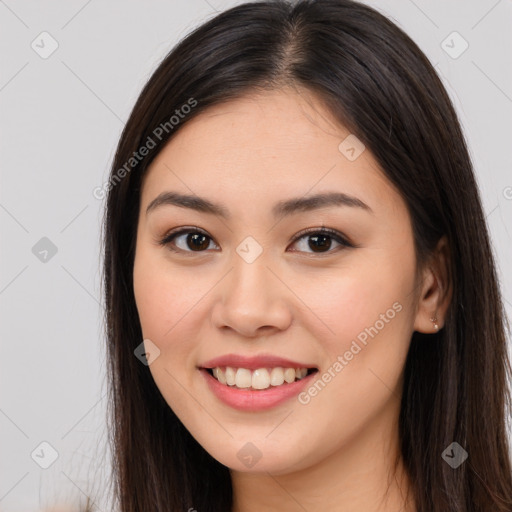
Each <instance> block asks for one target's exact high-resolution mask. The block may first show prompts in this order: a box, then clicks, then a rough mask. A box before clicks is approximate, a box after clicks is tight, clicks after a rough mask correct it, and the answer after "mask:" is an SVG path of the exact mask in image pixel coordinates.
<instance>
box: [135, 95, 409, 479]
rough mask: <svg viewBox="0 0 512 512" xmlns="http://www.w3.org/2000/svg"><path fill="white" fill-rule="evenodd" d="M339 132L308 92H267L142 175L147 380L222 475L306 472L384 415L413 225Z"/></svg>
mask: <svg viewBox="0 0 512 512" xmlns="http://www.w3.org/2000/svg"><path fill="white" fill-rule="evenodd" d="M349 135H350V132H349V131H347V130H346V129H345V128H343V127H342V126H340V125H339V124H337V123H336V122H335V120H334V119H333V118H332V117H331V115H330V114H329V112H328V111H327V110H326V109H325V108H324V107H323V106H322V104H321V103H320V102H319V101H318V99H316V98H315V97H314V96H313V95H312V94H310V93H307V92H306V91H300V92H299V91H293V90H286V91H285V90H281V91H273V92H265V93H261V94H259V95H253V96H250V97H249V96H247V97H244V98H242V99H237V100H233V101H230V102H228V103H225V104H223V105H221V106H215V107H211V108H210V109H209V110H207V111H206V112H204V113H202V114H200V115H199V116H197V117H196V118H194V119H192V120H191V121H190V122H188V123H187V124H185V125H184V126H183V128H182V129H181V130H180V131H179V132H178V133H177V134H176V135H175V136H174V138H173V139H171V141H170V142H169V143H168V144H167V146H166V147H165V148H164V149H163V150H162V151H161V152H160V153H159V155H158V156H157V157H156V158H155V160H154V161H153V162H152V164H151V166H150V168H149V169H148V172H147V174H146V176H145V178H144V182H143V187H142V191H141V207H140V212H139V222H138V227H137V244H136V255H135V265H134V272H133V281H134V290H135V299H136V304H137V309H138V313H139V318H140V322H141V326H142V331H143V336H144V339H145V342H144V343H145V346H146V348H147V350H148V352H150V353H153V356H154V355H155V354H157V355H156V357H154V359H153V360H152V361H151V357H150V365H149V370H150V372H151V375H152V377H153V378H154V380H155V382H156V385H157V386H158V388H159V390H160V392H161V393H162V395H163V397H164V399H165V400H166V402H167V403H168V404H169V407H171V408H172V409H173V411H174V412H175V414H176V415H177V416H178V417H179V418H180V420H181V421H182V423H183V424H184V425H185V427H186V428H187V429H188V430H189V432H190V433H191V434H192V435H193V436H194V437H195V438H196V439H197V441H198V442H199V443H200V444H201V445H202V446H203V447H204V448H205V449H206V450H207V451H208V452H209V453H210V454H211V455H212V456H213V457H214V458H216V459H217V460H218V461H220V462H221V463H222V464H224V465H226V466H228V467H230V468H232V469H233V470H236V471H244V472H250V471H270V472H272V473H273V474H282V473H286V472H290V471H294V470H300V469H304V468H307V467H308V466H312V465H314V464H316V463H318V462H320V461H321V460H323V459H326V458H327V457H330V456H331V455H334V454H335V453H339V452H340V451H341V450H344V449H345V448H347V447H348V446H349V445H350V444H351V443H353V441H354V440H355V439H357V437H358V436H360V435H362V434H361V433H362V432H368V431H371V430H372V429H373V430H375V428H376V427H377V426H378V425H379V424H382V422H384V421H385V419H386V418H391V417H396V415H397V414H398V411H399V395H400V393H401V376H402V370H403V366H404V361H405V357H406V354H407V350H408V347H409V343H410V339H411V335H412V332H413V326H414V321H415V316H416V313H417V298H416V294H415V292H414V290H415V289H416V288H417V282H416V277H415V276H416V259H415V251H414V245H413V234H412V227H411V220H410V217H409V214H408V211H407V208H406V205H405V203H404V201H403V200H402V198H401V196H400V195H399V193H398V192H397V190H396V189H395V188H393V186H392V185H391V183H390V182H389V180H388V179H387V178H386V177H385V176H384V174H383V172H382V171H381V170H380V168H379V166H378V164H377V163H376V161H375V160H374V158H373V157H372V154H371V153H370V151H369V150H368V149H363V148H362V147H361V146H359V145H358V141H357V140H354V139H353V138H352V137H353V136H352V137H351V138H349V139H347V137H348V136H349ZM361 150H362V151H361ZM166 193H173V194H175V195H174V196H173V197H171V196H170V195H168V196H167V199H166V198H165V196H164V195H163V194H166ZM322 194H337V196H332V197H334V199H332V198H331V200H330V201H327V200H325V198H324V201H322V200H321V199H318V200H316V201H315V200H311V198H313V196H317V195H322ZM178 195H190V196H192V198H193V199H196V200H197V199H198V198H201V199H203V200H205V201H208V203H211V204H212V205H216V206H218V207H219V209H218V210H215V211H213V212H211V211H207V210H208V208H206V207H201V208H199V209H196V208H194V206H195V205H196V206H197V204H199V205H200V206H201V204H203V206H204V203H201V204H200V203H194V202H193V201H185V202H183V201H181V202H180V201H178V200H177V198H178ZM158 197H160V200H159V201H157V202H155V199H156V198H158ZM292 199H296V200H297V201H295V202H293V201H292V202H290V201H291V200H292ZM148 207H149V211H147V210H148ZM322 229H326V230H329V231H328V232H326V233H325V232H324V233H322V232H321V230H322ZM304 231H306V232H304ZM162 241H163V242H164V243H162ZM148 340H150V341H148ZM155 347H156V348H157V349H158V350H156V349H155ZM222 356H227V357H228V358H227V359H226V360H223V361H218V362H215V361H213V364H212V363H210V361H212V360H213V359H216V358H219V357H222ZM264 356H270V358H267V359H265V358H264ZM236 357H239V358H238V359H237V358H236ZM244 357H245V358H252V359H250V360H249V359H243V358H244ZM278 358H282V359H286V361H281V360H279V359H278ZM212 366H214V367H217V366H219V367H221V371H220V372H219V373H217V376H218V379H217V378H215V377H214V376H212V375H210V373H209V372H208V371H207V370H205V369H204V368H205V367H212ZM228 366H229V367H230V368H233V371H231V369H230V368H228V369H226V367H228ZM280 367H281V368H283V371H280V370H279V369H274V368H280ZM296 367H299V368H305V369H308V374H307V375H306V376H303V374H304V373H306V370H299V371H296V372H292V371H291V370H289V369H288V370H287V368H296ZM264 368H266V369H267V372H265V371H264V370H263V369H264ZM239 369H240V370H239ZM256 369H259V370H258V371H255V370H256ZM215 372H217V370H215ZM231 378H234V379H235V384H234V385H232V384H231V385H229V382H232V381H231ZM270 378H272V379H276V380H272V382H274V383H275V385H272V384H270V385H269V379H270ZM283 378H284V379H285V380H284V382H283ZM226 379H229V380H228V383H222V382H220V381H224V382H225V381H226ZM279 382H283V383H282V384H279ZM248 385H249V386H250V387H249V388H247V387H246V386H248ZM258 387H262V388H264V389H255V388H258ZM254 461H256V463H255V462H254Z"/></svg>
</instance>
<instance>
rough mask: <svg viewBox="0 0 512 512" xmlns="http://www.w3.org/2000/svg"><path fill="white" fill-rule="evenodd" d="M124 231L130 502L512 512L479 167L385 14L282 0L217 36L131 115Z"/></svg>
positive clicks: (175, 53) (113, 373)
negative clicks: (475, 167) (475, 171)
mask: <svg viewBox="0 0 512 512" xmlns="http://www.w3.org/2000/svg"><path fill="white" fill-rule="evenodd" d="M103 236H104V244H105V245H104V251H105V263H104V284H105V294H106V304H107V309H106V325H107V341H108V353H109V361H110V368H109V372H110V385H111V387H110V391H111V393H110V407H111V425H110V427H111V433H112V434H111V435H112V441H113V454H114V469H115V481H114V485H115V491H116V497H117V500H118V504H119V508H120V510H122V511H123V512H131V511H142V510H144V511H145V510H152V511H155V510H159V511H160V510H161V511H164V510H166V511H168V510H189V511H192V510H197V511H198V512H202V511H206V510H210V511H219V512H220V511H222V512H226V511H233V512H248V511H253V510H307V511H309V512H312V511H317V510H325V509H329V510H343V511H350V512H359V511H365V512H366V511H373V510H375V511H377V510H379V511H385V512H388V511H393V512H397V511H399V510H401V511H404V512H405V511H407V512H409V511H411V512H412V511H416V512H437V511H439V512H440V511H446V510H450V511H457V512H469V511H471V512H477V511H481V512H484V511H485V512H487V511H490V510H493V511H510V510H512V475H511V464H510V448H509V445H508V442H507V437H506V435H507V434H506V421H505V420H506V417H508V415H509V414H510V409H509V408H508V406H509V405H510V401H509V396H510V395H509V394H508V388H507V385H506V378H507V375H510V362H509V360H508V359H507V351H506V338H505V326H504V323H505V320H504V313H503V307H502V302H501V299H500V294H499V288H498V283H497V278H496V272H495V267H494V262H493V257H492V253H491V249H490V244H489V237H488V233H487V228H486V225H485V220H484V215H483V212H482V206H481V202H480V198H479V194H478V190H477V186H476V183H475V179H474V176H473V171H472V164H471V161H470V158H469V156H468V150H467V147H466V144H465V141H464V137H463V134H462V132H461V128H460V125H459V122H458V119H457V116H456V114H455V111H454V109H453V106H452V104H451V102H450V100H449V98H448V96H447V94H446V92H445V90H444V88H443V86H442V84H441V82H440V80H439V79H438V77H437V75H436V73H435V71H434V69H433V68H432V66H431V65H430V63H429V61H428V60H427V58H426V57H425V56H424V54H423V53H422V52H421V51H420V49H419V48H418V47H417V46H416V45H415V43H414V42H413V41H412V40H411V39H410V38H409V37H408V36H407V35H406V34H404V33H403V32H402V31H401V30H400V29H399V28H398V27H397V26H396V25H394V24H393V23H391V22H390V21H389V20H387V19H386V18H385V17H384V16H383V15H381V14H379V13H378V12H377V11H375V10H373V9H371V8H370V7H367V6H365V5H362V4H359V3H356V2H353V1H349V0H321V1H320V0H319V1H312V0H299V1H298V2H294V3H288V2H284V1H268V2H258V3H247V4H242V5H239V6H237V7H234V8H232V9H229V10H227V11H225V12H223V13H221V14H219V15H218V16H216V17H215V18H213V19H212V20H210V21H208V22H206V23H204V24H203V25H202V26H200V27H199V28H197V29H196V30H194V31H193V32H192V33H191V34H190V35H188V37H186V38H185V39H184V40H182V41H181V42H180V43H179V44H178V45H177V46H176V47H175V48H174V49H173V50H172V51H171V52H170V53H169V55H168V56H167V57H166V58H165V59H164V60H163V62H162V63H161V64H160V65H159V67H158V69H157V70H156V71H155V72H154V74H153V75H152V77H151V78H150V80H149V82H148V83H147V85H146V86H145V88H144V90H143V91H142V93H141V95H140V97H139V99H138V101H137V103H136V105H135V107H134V109H133V111H132V113H131V116H130V118H129V120H128V122H127V124H126V127H125V129H124V132H123V134H122V136H121V140H120V142H119V145H118V148H117V152H116V156H115V160H114V163H113V166H112V171H111V177H110V181H109V187H108V197H107V205H106V215H105V225H104V234H103Z"/></svg>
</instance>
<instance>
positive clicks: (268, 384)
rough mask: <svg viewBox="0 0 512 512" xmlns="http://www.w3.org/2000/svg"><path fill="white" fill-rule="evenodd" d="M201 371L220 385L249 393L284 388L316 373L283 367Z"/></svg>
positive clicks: (225, 367)
mask: <svg viewBox="0 0 512 512" xmlns="http://www.w3.org/2000/svg"><path fill="white" fill-rule="evenodd" d="M203 370H205V371H207V372H208V373H209V374H210V375H211V376H212V377H213V378H214V379H215V380H217V381H218V382H219V383H220V384H223V385H225V386H227V387H232V388H236V389H246V390H250V391H254V390H265V389H268V388H275V387H280V386H286V385H288V384H291V383H292V382H296V381H298V380H301V379H303V378H304V377H307V376H308V375H311V374H312V373H316V372H317V371H318V369H317V368H284V367H273V368H258V369H257V370H249V369H247V368H234V367H231V366H222V367H221V366H217V367H215V368H203Z"/></svg>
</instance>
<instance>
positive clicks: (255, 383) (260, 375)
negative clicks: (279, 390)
mask: <svg viewBox="0 0 512 512" xmlns="http://www.w3.org/2000/svg"><path fill="white" fill-rule="evenodd" d="M238 371H240V370H238ZM251 382H252V384H251V385H252V387H253V388H254V389H267V388H268V387H269V386H270V375H269V374H268V370H267V369H266V368H259V369H258V370H254V372H252V381H251Z"/></svg>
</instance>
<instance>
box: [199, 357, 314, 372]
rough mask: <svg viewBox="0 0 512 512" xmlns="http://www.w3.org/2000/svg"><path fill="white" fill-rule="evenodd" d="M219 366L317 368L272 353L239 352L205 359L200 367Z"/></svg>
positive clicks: (253, 368) (251, 368)
mask: <svg viewBox="0 0 512 512" xmlns="http://www.w3.org/2000/svg"><path fill="white" fill-rule="evenodd" d="M218 366H231V367H234V368H247V369H248V370H257V369H258V368H267V367H269V368H273V367H276V366H279V367H282V368H315V369H316V366H314V365H311V364H309V363H300V362H298V361H292V360H291V359H285V358H283V357H279V356H276V355H272V354H262V355H259V356H250V357H249V356H242V355H238V354H226V355H223V356H219V357H215V358H213V359H210V360H208V361H205V362H204V363H202V364H201V365H200V368H209V369H211V368H216V367H218Z"/></svg>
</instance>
